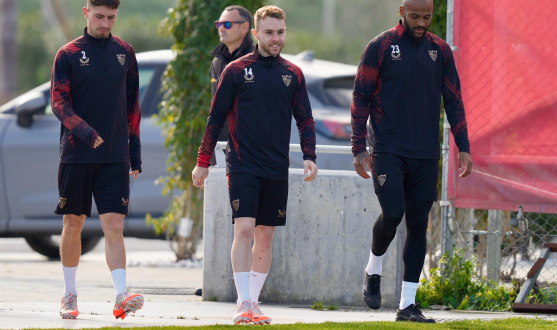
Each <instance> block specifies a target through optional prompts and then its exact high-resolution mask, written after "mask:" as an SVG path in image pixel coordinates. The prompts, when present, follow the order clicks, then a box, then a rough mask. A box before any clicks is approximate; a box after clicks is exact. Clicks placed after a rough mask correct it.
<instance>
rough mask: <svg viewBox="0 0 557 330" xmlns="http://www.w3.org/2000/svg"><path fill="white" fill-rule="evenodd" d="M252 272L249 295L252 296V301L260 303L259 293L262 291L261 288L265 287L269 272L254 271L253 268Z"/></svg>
mask: <svg viewBox="0 0 557 330" xmlns="http://www.w3.org/2000/svg"><path fill="white" fill-rule="evenodd" d="M250 274H251V277H250V280H249V295H250V297H251V301H252V302H254V303H256V304H257V303H259V294H260V293H261V289H263V284H264V283H265V279H266V278H267V274H261V273H258V272H254V271H253V270H252V271H251V272H250Z"/></svg>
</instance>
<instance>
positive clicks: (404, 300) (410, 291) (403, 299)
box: [398, 282, 418, 310]
mask: <svg viewBox="0 0 557 330" xmlns="http://www.w3.org/2000/svg"><path fill="white" fill-rule="evenodd" d="M416 291H418V283H412V282H402V293H401V295H400V305H398V309H400V310H403V309H405V308H406V307H408V306H410V305H412V304H414V305H415V304H416Z"/></svg>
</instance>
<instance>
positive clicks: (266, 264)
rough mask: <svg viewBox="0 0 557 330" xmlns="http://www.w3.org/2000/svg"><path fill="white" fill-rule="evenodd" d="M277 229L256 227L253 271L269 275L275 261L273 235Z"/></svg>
mask: <svg viewBox="0 0 557 330" xmlns="http://www.w3.org/2000/svg"><path fill="white" fill-rule="evenodd" d="M275 229H276V227H274V226H273V227H271V226H257V227H255V235H254V236H255V243H254V244H253V248H252V251H253V262H252V264H251V270H252V271H255V272H258V273H263V274H267V273H268V272H269V269H270V268H271V262H272V261H273V235H274V234H275Z"/></svg>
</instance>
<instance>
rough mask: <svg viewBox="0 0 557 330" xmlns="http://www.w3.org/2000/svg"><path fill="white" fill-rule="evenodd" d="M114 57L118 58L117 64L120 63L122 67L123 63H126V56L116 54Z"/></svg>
mask: <svg viewBox="0 0 557 330" xmlns="http://www.w3.org/2000/svg"><path fill="white" fill-rule="evenodd" d="M116 57H117V58H118V62H120V64H122V65H124V63H126V54H116Z"/></svg>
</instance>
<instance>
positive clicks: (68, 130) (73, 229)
mask: <svg viewBox="0 0 557 330" xmlns="http://www.w3.org/2000/svg"><path fill="white" fill-rule="evenodd" d="M119 5H120V0H87V3H86V7H84V8H83V15H84V16H85V18H86V19H87V27H86V28H85V31H84V33H83V35H82V36H81V37H79V38H77V39H75V40H74V41H72V42H70V43H68V44H67V45H65V46H63V47H62V48H60V50H59V51H58V53H57V54H56V59H55V60H54V68H53V69H52V80H51V100H52V111H53V112H54V114H55V115H56V117H58V119H60V121H61V122H62V125H61V132H60V168H59V171H58V190H59V193H60V200H59V202H58V206H57V208H56V211H55V213H56V214H61V215H64V229H63V231H62V238H61V241H60V257H61V259H62V266H63V270H64V297H63V298H62V306H61V308H60V315H61V316H62V318H72V319H75V318H76V317H77V316H78V314H79V312H78V309H77V290H76V287H75V276H76V272H77V266H78V264H79V256H80V255H81V229H82V228H83V224H84V222H85V217H86V216H87V217H90V216H91V206H92V198H91V195H93V196H94V197H95V203H96V204H97V210H98V211H99V218H100V221H101V226H102V228H103V231H104V236H105V245H106V262H107V264H108V268H109V269H110V271H111V274H112V281H113V284H114V290H115V300H116V301H115V304H114V308H113V314H114V316H115V317H116V318H121V319H124V318H125V317H126V315H127V314H128V313H131V312H134V313H135V311H137V310H138V309H140V308H141V307H142V306H143V297H142V296H141V295H138V294H135V295H132V294H130V293H129V292H128V291H127V290H126V250H125V247H124V237H123V221H124V217H125V216H126V215H127V214H128V202H129V199H130V178H129V176H130V175H133V177H134V179H136V178H137V176H138V174H139V173H140V172H141V142H140V140H139V124H140V121H141V111H140V110H139V101H138V95H139V74H138V68H137V61H136V58H135V52H134V50H133V47H132V46H131V45H130V44H128V43H127V42H125V41H123V40H122V39H120V38H117V37H115V36H113V35H112V34H111V30H112V27H113V26H114V23H115V21H116V15H117V13H118V6H119ZM130 166H131V171H130Z"/></svg>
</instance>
